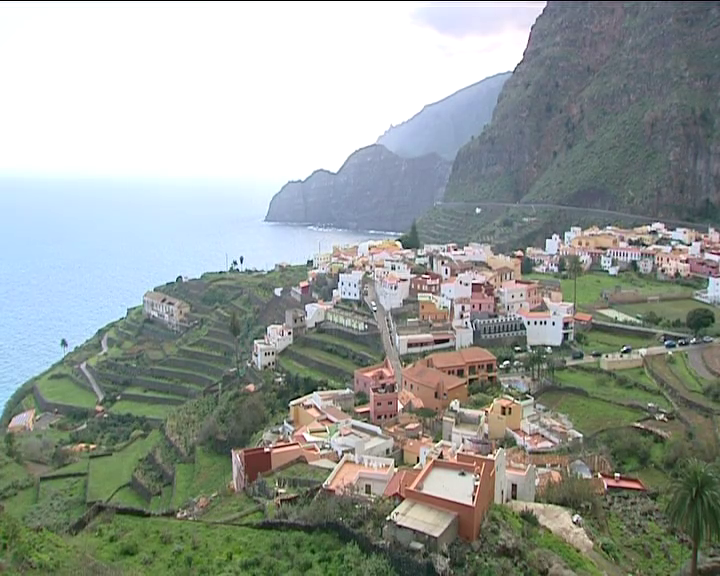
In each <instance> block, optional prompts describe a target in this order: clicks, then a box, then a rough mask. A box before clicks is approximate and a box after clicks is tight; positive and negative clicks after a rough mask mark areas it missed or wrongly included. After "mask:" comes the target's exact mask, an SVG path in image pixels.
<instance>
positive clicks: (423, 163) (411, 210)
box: [265, 144, 451, 231]
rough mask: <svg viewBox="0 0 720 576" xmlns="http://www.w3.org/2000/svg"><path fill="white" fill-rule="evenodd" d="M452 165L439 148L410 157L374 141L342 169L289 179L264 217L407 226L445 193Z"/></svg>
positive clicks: (378, 226) (322, 223) (330, 223)
mask: <svg viewBox="0 0 720 576" xmlns="http://www.w3.org/2000/svg"><path fill="white" fill-rule="evenodd" d="M450 166H451V164H450V162H448V161H447V160H444V159H442V158H441V157H440V156H438V155H437V154H430V155H426V156H421V157H419V158H408V159H406V158H401V157H400V156H398V155H397V154H393V153H392V152H390V151H389V150H388V149H387V148H385V147H384V146H379V145H377V144H374V145H372V146H368V147H366V148H361V149H360V150H358V151H357V152H354V153H353V154H351V155H350V157H349V158H348V159H347V160H346V161H345V164H343V166H342V168H340V170H338V172H337V174H333V173H332V172H328V171H327V170H318V171H316V172H313V173H312V174H311V175H310V176H309V177H308V178H307V179H305V180H303V181H301V182H288V183H287V184H285V186H283V187H282V189H281V190H280V191H279V192H278V193H277V194H275V196H273V199H272V200H271V202H270V207H269V208H268V212H267V216H266V217H265V220H266V221H268V222H288V223H297V224H315V225H320V226H332V227H337V228H347V229H351V230H381V231H403V230H406V229H407V228H409V227H410V224H412V221H413V220H414V219H416V218H418V217H419V216H421V215H422V214H423V213H425V211H427V210H428V209H429V208H430V207H431V206H432V205H433V204H434V203H435V202H436V201H437V200H439V199H440V198H442V195H443V192H444V190H445V183H446V182H447V178H448V174H449V173H450Z"/></svg>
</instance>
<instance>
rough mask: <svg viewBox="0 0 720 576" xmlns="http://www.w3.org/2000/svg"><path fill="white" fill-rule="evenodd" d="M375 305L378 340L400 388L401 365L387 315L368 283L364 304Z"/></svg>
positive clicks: (373, 284) (373, 288)
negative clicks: (379, 339) (380, 341)
mask: <svg viewBox="0 0 720 576" xmlns="http://www.w3.org/2000/svg"><path fill="white" fill-rule="evenodd" d="M373 301H374V302H376V303H377V312H375V321H376V322H377V325H378V329H379V330H380V338H381V339H382V343H383V348H384V349H385V355H386V356H387V357H388V358H389V359H390V364H391V365H392V367H393V370H395V380H396V382H397V385H398V387H402V363H401V362H400V355H399V354H398V351H397V348H395V339H394V337H393V334H391V330H390V327H389V326H388V317H389V313H388V312H386V311H385V309H384V308H383V307H382V306H381V305H380V302H379V301H378V297H377V293H376V291H375V283H374V282H369V283H368V295H367V296H366V297H365V302H367V305H368V306H370V303H371V302H373Z"/></svg>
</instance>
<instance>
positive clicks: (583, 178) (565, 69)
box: [446, 1, 720, 219]
mask: <svg viewBox="0 0 720 576" xmlns="http://www.w3.org/2000/svg"><path fill="white" fill-rule="evenodd" d="M719 92H720V2H554V1H550V2H548V4H547V6H546V8H545V10H544V11H543V13H542V15H541V16H540V17H539V18H538V20H537V22H536V23H535V25H534V26H533V29H532V32H531V34H530V39H529V42H528V46H527V48H526V50H525V54H524V57H523V60H522V62H521V63H520V64H519V65H518V67H517V68H516V70H515V72H514V73H513V75H512V77H511V78H510V79H509V80H508V81H507V82H506V83H505V85H504V87H503V89H502V92H501V94H500V97H499V99H498V103H497V107H496V108H495V111H494V114H493V119H492V122H491V123H490V124H488V126H487V127H486V128H485V130H484V131H483V133H482V134H481V135H480V136H479V137H478V138H475V139H473V140H472V141H471V142H470V143H468V144H467V145H465V146H464V147H463V148H461V149H460V151H459V152H458V154H457V156H456V158H455V162H454V165H453V170H452V173H451V176H450V179H449V182H448V186H447V194H446V197H447V199H449V200H467V201H477V200H483V199H485V200H491V199H494V200H501V201H506V202H507V201H510V202H547V203H555V204H565V205H574V206H581V207H598V208H607V209H616V210H622V211H625V212H631V213H637V214H646V215H652V216H658V217H663V216H664V217H674V218H685V219H688V218H703V219H705V218H708V219H710V218H715V219H716V218H718V216H720V209H719V207H720V99H718V93H719Z"/></svg>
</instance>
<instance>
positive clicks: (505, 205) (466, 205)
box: [435, 201, 709, 229]
mask: <svg viewBox="0 0 720 576" xmlns="http://www.w3.org/2000/svg"><path fill="white" fill-rule="evenodd" d="M435 205H436V206H447V207H450V208H472V209H473V210H474V209H475V208H483V207H487V208H528V209H531V210H533V211H534V210H535V209H536V208H543V209H551V210H566V211H568V212H578V213H582V214H598V215H601V216H621V217H624V218H632V219H635V220H638V221H644V222H650V223H652V222H657V221H658V220H662V221H663V222H665V223H667V224H672V225H675V226H685V227H687V228H702V229H706V228H707V227H708V225H709V224H707V223H701V222H687V221H685V220H668V219H667V218H659V217H654V218H653V217H650V216H643V215H640V214H630V213H628V212H618V211H617V210H602V209H601V208H579V207H577V206H563V205H561V204H530V203H527V202H522V203H512V202H442V201H441V202H436V203H435Z"/></svg>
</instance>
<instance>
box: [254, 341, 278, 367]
mask: <svg viewBox="0 0 720 576" xmlns="http://www.w3.org/2000/svg"><path fill="white" fill-rule="evenodd" d="M276 357H277V355H276V353H275V346H273V345H272V344H270V343H268V342H267V341H265V339H264V338H261V339H259V340H253V350H252V362H253V364H254V365H255V368H257V369H258V370H265V369H266V368H270V369H275V361H276Z"/></svg>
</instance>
